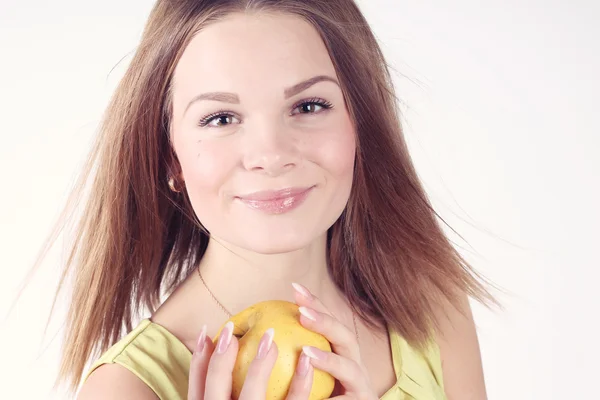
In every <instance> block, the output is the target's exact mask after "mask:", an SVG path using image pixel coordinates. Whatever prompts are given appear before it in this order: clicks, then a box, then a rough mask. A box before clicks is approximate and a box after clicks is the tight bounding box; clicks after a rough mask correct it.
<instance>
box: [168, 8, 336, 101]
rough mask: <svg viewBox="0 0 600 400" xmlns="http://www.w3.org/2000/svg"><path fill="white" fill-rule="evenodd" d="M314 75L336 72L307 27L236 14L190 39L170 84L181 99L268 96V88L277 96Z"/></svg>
mask: <svg viewBox="0 0 600 400" xmlns="http://www.w3.org/2000/svg"><path fill="white" fill-rule="evenodd" d="M316 75H330V76H335V68H334V66H333V63H332V61H331V59H330V57H329V53H328V51H327V48H326V47H325V44H324V43H323V40H322V39H321V37H320V35H319V34H318V32H317V31H316V29H315V28H314V27H313V26H312V25H310V24H309V23H308V22H306V21H305V20H303V19H301V18H300V17H297V16H293V15H287V14H265V15H262V14H250V15H246V14H235V15H231V16H228V17H226V18H225V19H223V20H221V21H218V22H214V23H211V24H210V25H208V26H207V27H205V28H204V29H203V30H201V31H200V32H198V33H197V34H196V35H195V37H194V38H193V39H192V40H191V41H190V43H189V45H188V47H187V48H186V49H185V51H184V53H183V55H182V57H181V59H180V61H179V63H178V65H177V68H176V70H175V75H174V82H173V85H174V90H175V92H179V94H181V95H183V96H184V97H185V96H186V95H188V96H189V95H194V94H192V93H197V92H199V91H204V92H211V91H232V92H237V91H240V90H242V89H243V88H246V89H248V90H251V91H253V92H256V91H269V90H270V89H271V87H270V86H272V89H274V90H275V89H276V90H278V91H280V92H281V91H282V90H281V88H282V87H284V86H285V87H287V86H289V85H293V84H295V83H297V82H299V81H301V80H303V79H306V78H308V77H311V76H316ZM240 86H241V88H240ZM186 92H189V93H186ZM281 96H283V94H281Z"/></svg>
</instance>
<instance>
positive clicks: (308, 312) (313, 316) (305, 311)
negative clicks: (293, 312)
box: [298, 306, 318, 321]
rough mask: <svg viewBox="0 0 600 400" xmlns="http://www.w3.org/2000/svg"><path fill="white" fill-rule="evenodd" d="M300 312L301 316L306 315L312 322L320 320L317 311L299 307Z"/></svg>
mask: <svg viewBox="0 0 600 400" xmlns="http://www.w3.org/2000/svg"><path fill="white" fill-rule="evenodd" d="M298 311H300V314H302V315H304V316H305V317H306V318H308V319H310V320H311V321H316V320H317V318H318V315H317V313H316V311H314V310H311V309H310V308H306V307H304V306H303V307H298Z"/></svg>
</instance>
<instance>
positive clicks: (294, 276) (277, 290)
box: [199, 234, 342, 314]
mask: <svg viewBox="0 0 600 400" xmlns="http://www.w3.org/2000/svg"><path fill="white" fill-rule="evenodd" d="M326 246H327V237H326V234H324V235H322V236H321V237H319V238H317V239H316V240H315V241H313V242H312V243H311V244H310V245H309V246H307V247H305V248H303V249H299V250H296V251H293V252H289V253H282V254H257V253H253V252H250V251H247V250H244V249H241V248H238V247H235V246H232V245H230V244H228V243H223V242H221V241H219V240H215V239H212V238H211V240H210V241H209V245H208V248H207V250H206V253H205V254H204V256H203V258H202V260H201V262H200V266H199V268H200V272H201V274H202V277H203V278H204V281H205V282H206V284H207V285H208V287H209V289H210V290H211V291H212V292H213V293H214V294H215V296H216V297H217V298H218V300H219V302H221V304H223V306H224V307H226V308H227V309H228V311H229V312H231V313H233V314H235V313H237V312H239V311H241V310H242V309H244V308H246V307H248V306H250V305H252V304H255V303H258V302H260V301H264V300H287V301H292V302H293V301H294V296H293V291H292V286H291V283H292V282H298V283H300V284H302V285H304V286H306V287H307V288H309V290H310V291H311V292H312V293H313V294H314V295H316V296H317V297H319V298H320V299H321V300H322V301H323V303H324V304H327V303H328V302H329V303H331V306H332V308H337V306H339V303H340V300H342V298H341V297H342V296H341V294H340V293H339V292H338V290H337V289H336V288H335V285H334V284H333V282H332V280H331V277H330V276H329V273H328V271H327V257H326V255H327V249H326Z"/></svg>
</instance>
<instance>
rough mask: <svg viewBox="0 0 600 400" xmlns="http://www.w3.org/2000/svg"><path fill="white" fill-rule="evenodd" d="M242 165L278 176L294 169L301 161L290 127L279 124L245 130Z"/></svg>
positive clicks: (250, 169)
mask: <svg viewBox="0 0 600 400" xmlns="http://www.w3.org/2000/svg"><path fill="white" fill-rule="evenodd" d="M246 139H247V142H246V143H245V154H244V167H245V168H246V169H247V170H248V171H255V172H262V173H264V174H266V175H269V176H278V175H281V174H284V173H286V172H289V171H290V170H292V169H294V168H295V167H296V166H298V164H299V163H300V161H301V157H300V151H299V149H298V146H297V140H296V139H295V138H294V136H293V133H292V132H291V130H290V129H286V128H283V127H281V126H279V127H277V126H274V125H273V126H271V127H269V128H264V125H263V128H262V129H261V130H260V131H258V132H256V133H255V132H247V135H246Z"/></svg>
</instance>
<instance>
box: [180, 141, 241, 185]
mask: <svg viewBox="0 0 600 400" xmlns="http://www.w3.org/2000/svg"><path fill="white" fill-rule="evenodd" d="M225 142H226V141H221V140H210V141H205V142H199V143H197V144H196V145H195V147H193V148H188V149H187V150H186V155H185V157H183V158H180V160H179V161H180V163H181V169H182V172H183V178H184V180H185V183H186V186H188V189H189V190H194V189H197V190H202V191H203V192H208V193H212V194H215V193H218V192H219V189H220V188H221V187H222V186H223V185H224V184H225V183H226V182H227V179H228V178H229V177H230V176H231V174H232V173H233V172H234V170H235V168H236V165H238V159H239V155H238V154H237V151H235V147H234V146H232V145H231V143H229V144H228V143H225Z"/></svg>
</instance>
